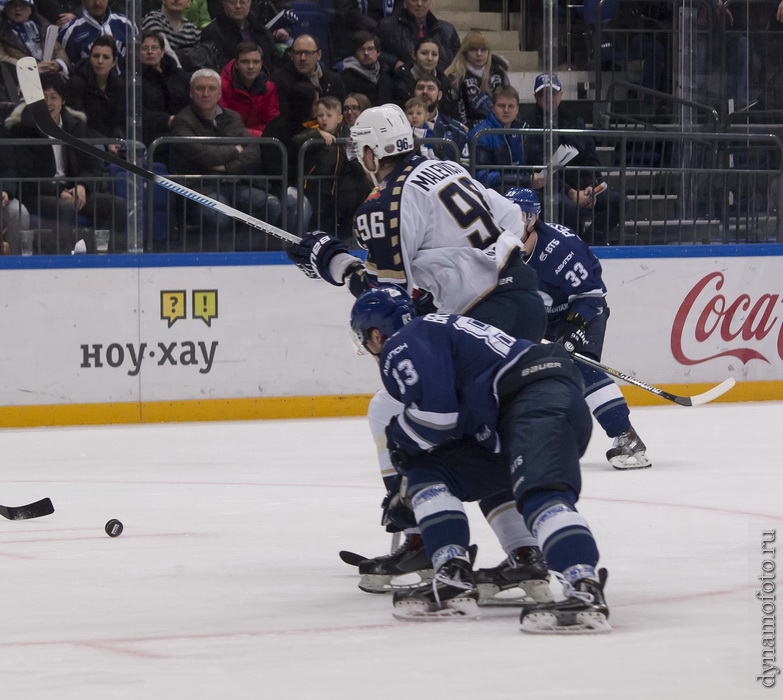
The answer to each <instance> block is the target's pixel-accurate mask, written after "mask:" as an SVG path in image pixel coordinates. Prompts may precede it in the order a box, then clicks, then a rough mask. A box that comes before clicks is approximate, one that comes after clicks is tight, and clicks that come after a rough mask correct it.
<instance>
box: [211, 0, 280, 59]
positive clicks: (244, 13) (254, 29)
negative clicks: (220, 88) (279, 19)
mask: <svg viewBox="0 0 783 700" xmlns="http://www.w3.org/2000/svg"><path fill="white" fill-rule="evenodd" d="M222 4H223V7H222V12H220V13H219V14H218V15H217V16H216V17H215V19H214V20H213V21H212V22H210V23H209V24H208V25H207V26H206V27H204V29H202V30H201V42H202V43H204V44H207V43H211V44H214V45H215V46H216V47H217V51H218V56H217V62H216V63H217V67H218V70H220V69H222V68H223V66H225V65H226V63H228V62H229V61H230V60H231V59H232V58H234V55H235V54H236V48H237V44H239V43H240V42H242V41H253V42H255V43H256V44H258V45H259V46H260V47H261V50H262V51H263V52H264V60H265V61H267V67H268V68H270V69H271V68H273V67H274V66H276V65H278V64H279V58H278V57H279V55H280V54H278V53H277V49H276V47H275V40H274V37H273V36H272V32H270V31H269V30H268V29H267V28H266V26H264V23H263V22H262V21H261V19H260V18H259V17H258V15H257V14H256V12H255V10H253V9H251V4H250V0H223V3H222Z"/></svg>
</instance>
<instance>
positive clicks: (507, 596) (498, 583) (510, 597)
mask: <svg viewBox="0 0 783 700" xmlns="http://www.w3.org/2000/svg"><path fill="white" fill-rule="evenodd" d="M475 580H476V588H477V589H478V594H479V600H478V602H479V605H521V604H522V603H524V602H528V603H529V602H536V603H546V602H551V601H552V600H554V599H553V597H552V591H551V589H550V588H549V568H548V567H547V563H546V558H545V557H544V553H543V552H542V551H541V550H540V549H539V548H538V547H518V548H517V549H515V550H514V551H512V552H511V554H510V555H509V556H508V558H507V559H506V560H505V561H503V562H501V563H500V564H498V565H497V566H495V567H492V568H491V569H479V570H478V571H477V572H476V575H475Z"/></svg>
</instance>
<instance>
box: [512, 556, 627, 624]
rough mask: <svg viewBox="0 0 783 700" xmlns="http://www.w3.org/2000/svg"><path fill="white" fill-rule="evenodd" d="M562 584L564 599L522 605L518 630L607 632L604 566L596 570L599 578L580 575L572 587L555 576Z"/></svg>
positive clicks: (607, 617)
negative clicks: (580, 577)
mask: <svg viewBox="0 0 783 700" xmlns="http://www.w3.org/2000/svg"><path fill="white" fill-rule="evenodd" d="M557 576H558V578H559V579H560V582H561V583H562V584H563V594H564V595H565V599H563V600H558V601H555V602H551V603H533V604H530V605H527V604H526V605H523V606H522V612H521V614H520V616H519V623H520V629H521V630H522V631H523V632H530V633H532V634H598V633H601V632H611V631H612V628H611V627H610V626H609V608H608V607H607V605H606V600H605V599H604V585H605V584H606V578H607V572H606V569H601V570H600V571H599V572H598V577H599V579H600V580H599V581H596V580H594V579H588V578H583V579H580V580H579V581H577V582H576V583H575V584H574V585H573V586H572V585H571V584H570V583H568V582H567V581H566V580H565V579H563V578H562V576H560V575H559V574H558V575H557Z"/></svg>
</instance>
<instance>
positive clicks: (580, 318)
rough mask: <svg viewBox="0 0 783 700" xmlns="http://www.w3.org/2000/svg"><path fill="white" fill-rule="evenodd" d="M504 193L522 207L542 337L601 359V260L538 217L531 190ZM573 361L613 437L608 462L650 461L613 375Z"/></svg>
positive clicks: (622, 465)
mask: <svg viewBox="0 0 783 700" xmlns="http://www.w3.org/2000/svg"><path fill="white" fill-rule="evenodd" d="M505 197H506V199H508V200H510V201H512V202H514V203H516V204H517V205H518V206H519V208H520V209H521V214H522V220H523V222H524V224H525V233H524V235H523V238H522V241H523V245H524V253H525V259H526V261H527V264H528V265H529V266H530V267H532V268H533V269H534V270H535V271H536V272H537V273H538V286H539V290H540V292H541V296H542V297H543V299H544V305H545V306H546V310H547V331H546V335H545V336H544V338H546V339H547V340H550V341H552V342H555V343H562V344H563V345H564V346H565V347H566V349H567V350H568V351H569V352H571V353H580V354H582V355H585V356H586V357H589V358H591V359H593V360H595V361H597V362H600V360H601V352H602V351H603V346H604V335H605V334H606V323H607V321H608V320H609V306H608V305H607V303H606V285H605V284H604V282H603V279H602V270H601V263H600V262H599V261H598V258H597V257H596V256H595V254H594V253H593V251H591V250H590V247H589V246H588V245H587V244H586V243H585V242H584V241H583V240H582V239H581V238H579V236H577V235H576V233H575V232H574V231H573V230H571V229H569V228H567V227H566V226H560V225H558V224H548V223H546V222H545V221H543V220H542V219H541V218H540V215H541V204H540V202H539V200H538V197H537V196H536V193H535V192H533V190H531V189H523V188H516V187H515V188H512V189H510V190H508V192H506V194H505ZM576 366H577V367H578V368H579V370H580V371H581V373H582V377H583V379H584V383H585V399H586V400H587V405H588V406H589V407H590V410H591V411H592V413H593V415H594V416H595V419H596V420H597V421H598V423H599V424H600V425H601V427H602V428H603V429H604V431H605V432H606V434H607V435H608V436H609V437H610V438H612V439H613V445H612V447H611V449H610V450H609V451H608V452H607V453H606V458H607V459H608V460H609V462H610V463H611V465H612V466H613V467H614V468H615V469H643V468H645V467H649V466H652V463H651V462H650V459H649V458H648V457H647V447H646V446H645V444H644V442H642V439H641V438H640V437H639V435H638V434H637V433H636V430H634V428H633V426H632V425H631V419H630V411H629V409H628V404H627V403H626V401H625V398H623V395H622V393H621V392H620V389H619V387H618V386H617V385H616V384H615V382H614V380H613V379H612V378H611V377H609V376H608V375H607V374H606V373H605V372H602V371H601V370H599V369H595V368H593V367H590V366H588V365H586V364H583V363H581V362H577V363H576Z"/></svg>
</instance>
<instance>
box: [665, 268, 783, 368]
mask: <svg viewBox="0 0 783 700" xmlns="http://www.w3.org/2000/svg"><path fill="white" fill-rule="evenodd" d="M725 284H726V278H725V276H724V274H723V273H722V272H712V273H710V274H708V275H705V276H704V277H703V278H702V279H700V280H699V281H698V282H697V283H696V284H695V285H694V286H693V289H691V291H690V292H688V294H687V295H686V296H685V299H684V300H683V302H682V304H680V308H679V309H678V310H677V315H676V316H675V317H674V323H673V324H672V334H671V350H672V354H673V355H674V358H675V359H676V360H677V362H679V363H681V364H683V365H697V364H700V363H702V362H708V361H709V360H714V359H716V358H719V357H736V358H737V359H738V360H739V361H740V362H742V363H743V364H747V363H748V362H750V361H751V360H761V361H763V362H767V363H769V362H770V359H769V358H768V357H767V356H766V355H765V354H764V353H763V352H762V350H760V349H759V345H760V344H761V342H762V341H764V340H765V339H766V338H767V337H768V336H772V338H774V341H775V348H776V351H777V354H778V357H779V358H780V359H783V324H782V323H781V320H780V313H781V308H780V305H781V296H780V294H759V295H758V296H757V297H756V298H753V297H751V296H750V295H749V294H745V293H739V294H724V293H723V291H722V290H723V288H724V285H725ZM707 341H710V345H709V347H710V348H715V347H716V346H718V345H720V346H725V345H727V344H730V345H731V347H729V348H727V349H726V350H722V351H721V352H718V353H715V354H707V353H706V352H705V353H703V354H702V353H700V352H699V350H700V347H704V345H703V344H704V343H707ZM686 348H688V350H686Z"/></svg>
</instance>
